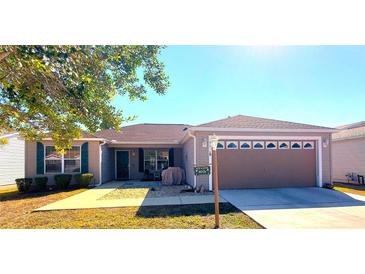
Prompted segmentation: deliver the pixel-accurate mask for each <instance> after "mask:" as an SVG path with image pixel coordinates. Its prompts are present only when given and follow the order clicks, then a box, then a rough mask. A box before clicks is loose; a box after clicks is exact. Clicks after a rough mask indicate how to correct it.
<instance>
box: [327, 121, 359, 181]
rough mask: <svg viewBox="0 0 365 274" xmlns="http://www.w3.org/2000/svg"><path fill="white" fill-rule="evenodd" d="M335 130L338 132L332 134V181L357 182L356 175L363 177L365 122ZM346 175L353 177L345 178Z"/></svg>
mask: <svg viewBox="0 0 365 274" xmlns="http://www.w3.org/2000/svg"><path fill="white" fill-rule="evenodd" d="M337 129H338V130H339V132H337V133H333V134H332V170H333V180H334V181H335V182H347V181H348V180H351V179H353V181H358V178H357V175H362V176H365V121H362V122H358V123H354V124H350V125H344V126H339V127H337ZM347 174H351V175H352V174H353V175H354V176H353V178H350V177H346V175H347ZM351 177H352V176H351Z"/></svg>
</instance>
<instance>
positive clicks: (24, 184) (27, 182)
mask: <svg viewBox="0 0 365 274" xmlns="http://www.w3.org/2000/svg"><path fill="white" fill-rule="evenodd" d="M32 181H33V180H32V178H19V179H15V182H16V186H17V188H18V191H19V192H21V193H25V192H29V190H30V186H31V184H32Z"/></svg>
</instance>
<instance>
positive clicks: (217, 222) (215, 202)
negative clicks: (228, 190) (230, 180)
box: [213, 149, 219, 228]
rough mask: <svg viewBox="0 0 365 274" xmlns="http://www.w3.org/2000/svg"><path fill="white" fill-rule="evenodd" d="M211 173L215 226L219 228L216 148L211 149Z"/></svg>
mask: <svg viewBox="0 0 365 274" xmlns="http://www.w3.org/2000/svg"><path fill="white" fill-rule="evenodd" d="M213 174H214V178H213V185H214V213H215V228H219V195H218V159H217V150H216V149H214V150H213Z"/></svg>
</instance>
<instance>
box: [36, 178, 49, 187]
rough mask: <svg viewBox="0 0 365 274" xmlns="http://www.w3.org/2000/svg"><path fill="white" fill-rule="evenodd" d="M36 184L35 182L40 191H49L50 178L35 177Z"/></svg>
mask: <svg viewBox="0 0 365 274" xmlns="http://www.w3.org/2000/svg"><path fill="white" fill-rule="evenodd" d="M34 182H35V184H36V186H37V189H38V190H46V189H47V182H48V177H46V176H42V177H35V178H34Z"/></svg>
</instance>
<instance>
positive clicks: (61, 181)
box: [54, 174, 72, 189]
mask: <svg viewBox="0 0 365 274" xmlns="http://www.w3.org/2000/svg"><path fill="white" fill-rule="evenodd" d="M54 180H55V182H56V186H57V188H59V189H66V188H67V187H68V186H69V185H70V183H71V180H72V175H71V174H57V175H55V176H54Z"/></svg>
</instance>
